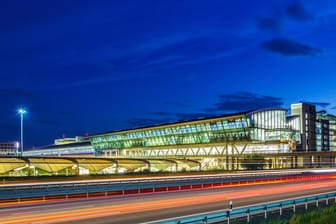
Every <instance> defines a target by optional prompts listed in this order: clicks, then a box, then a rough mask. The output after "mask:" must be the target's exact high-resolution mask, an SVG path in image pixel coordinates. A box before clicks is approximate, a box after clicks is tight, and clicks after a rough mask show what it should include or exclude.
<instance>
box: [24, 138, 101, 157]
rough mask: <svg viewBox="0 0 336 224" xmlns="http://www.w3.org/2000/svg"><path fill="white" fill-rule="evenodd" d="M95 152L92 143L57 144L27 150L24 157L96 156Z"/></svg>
mask: <svg viewBox="0 0 336 224" xmlns="http://www.w3.org/2000/svg"><path fill="white" fill-rule="evenodd" d="M94 155H95V151H94V149H93V147H92V145H91V143H90V141H81V142H74V143H68V144H65V143H63V144H55V145H49V146H45V147H42V148H39V149H33V150H25V151H24V152H23V156H77V157H78V156H85V157H87V156H94Z"/></svg>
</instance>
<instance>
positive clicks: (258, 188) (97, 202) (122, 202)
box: [0, 178, 336, 224]
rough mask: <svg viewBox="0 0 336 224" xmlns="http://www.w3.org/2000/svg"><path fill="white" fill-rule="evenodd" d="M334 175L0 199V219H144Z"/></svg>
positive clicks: (267, 196)
mask: <svg viewBox="0 0 336 224" xmlns="http://www.w3.org/2000/svg"><path fill="white" fill-rule="evenodd" d="M335 187H336V179H333V178H331V179H325V180H316V181H302V182H288V183H272V184H256V185H246V186H234V187H220V188H211V189H202V190H189V191H181V192H164V193H163V192H162V193H154V194H153V193H151V194H141V195H129V196H124V197H119V196H118V197H117V196H114V197H105V198H95V199H78V200H70V201H58V202H53V201H51V202H40V203H28V204H25V205H15V206H14V205H5V204H3V205H0V223H8V224H9V223H81V224H82V223H87V224H89V223H145V222H150V221H155V220H161V219H165V218H171V217H177V216H184V215H189V214H195V213H202V212H208V211H215V210H220V209H225V208H228V202H229V200H232V201H233V205H234V206H236V207H238V206H243V205H251V204H256V203H261V202H268V201H274V200H280V199H286V198H292V197H298V196H305V195H309V194H317V193H324V192H331V191H334V190H335Z"/></svg>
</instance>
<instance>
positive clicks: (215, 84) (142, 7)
mask: <svg viewBox="0 0 336 224" xmlns="http://www.w3.org/2000/svg"><path fill="white" fill-rule="evenodd" d="M335 39H336V2H335V1H333V0H326V1H317V0H316V1H315V0H307V1H303V0H302V1H296V0H293V1H283V0H279V1H275V0H274V1H270V0H256V1H245V0H244V1H243V0H237V1H222V0H218V1H215V0H211V1H197V0H184V1H182V0H178V1H174V0H169V1H167V0H161V1H160V0H143V1H136V0H134V1H130V0H129V1H128V0H120V1H118V0H114V1H96V0H92V1H86V0H81V1H68V0H57V1H56V0H55V1H44V0H40V1H35V0H31V1H25V0H22V1H18V0H11V1H1V3H0V46H1V51H0V59H1V60H0V76H1V82H0V102H1V110H0V141H2V142H3V141H15V140H19V138H20V119H19V118H20V117H19V115H18V114H17V109H18V108H19V107H21V106H22V107H24V108H26V110H27V111H28V113H27V114H26V115H25V117H24V133H25V134H24V143H25V144H24V145H25V147H26V148H33V147H39V146H43V145H48V144H52V143H53V141H54V139H55V138H61V137H62V136H65V137H74V136H78V135H80V136H83V135H87V134H89V135H91V134H97V133H101V132H107V131H112V130H118V129H126V128H134V127H140V126H144V125H151V124H160V123H167V122H171V121H178V120H186V119H192V118H198V117H206V116H212V115H220V114H227V113H232V112H238V111H247V110H253V109H260V108H267V107H283V108H289V107H290V104H291V103H296V102H299V101H303V102H310V103H314V104H316V105H317V108H318V109H325V110H327V111H328V112H329V113H335V112H336V110H335V108H336V102H335V99H336V95H335V84H336V76H335V68H336V67H335V65H336V54H335V50H336V42H335Z"/></svg>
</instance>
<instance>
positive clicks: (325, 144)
mask: <svg viewBox="0 0 336 224" xmlns="http://www.w3.org/2000/svg"><path fill="white" fill-rule="evenodd" d="M315 131H316V133H315V134H316V151H336V117H335V116H334V115H330V114H326V113H325V112H324V111H322V112H319V113H317V116H316V128H315Z"/></svg>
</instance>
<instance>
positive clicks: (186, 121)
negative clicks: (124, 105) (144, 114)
mask: <svg viewBox="0 0 336 224" xmlns="http://www.w3.org/2000/svg"><path fill="white" fill-rule="evenodd" d="M251 112H252V111H241V112H236V113H230V114H222V115H214V116H209V117H200V118H194V119H190V120H178V121H174V122H170V123H162V124H153V125H148V126H140V127H133V128H128V129H121V130H114V131H109V132H103V133H98V134H92V135H90V136H89V138H91V137H95V136H99V135H108V134H115V133H120V132H130V131H138V130H143V129H147V128H159V127H161V126H169V125H177V124H181V125H186V124H188V123H192V122H202V121H208V120H212V119H220V118H227V117H234V116H246V114H249V113H251Z"/></svg>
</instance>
